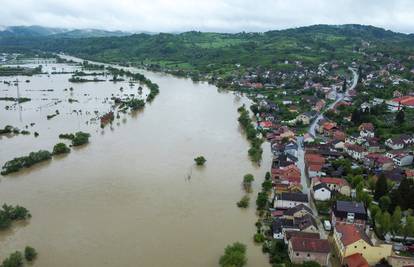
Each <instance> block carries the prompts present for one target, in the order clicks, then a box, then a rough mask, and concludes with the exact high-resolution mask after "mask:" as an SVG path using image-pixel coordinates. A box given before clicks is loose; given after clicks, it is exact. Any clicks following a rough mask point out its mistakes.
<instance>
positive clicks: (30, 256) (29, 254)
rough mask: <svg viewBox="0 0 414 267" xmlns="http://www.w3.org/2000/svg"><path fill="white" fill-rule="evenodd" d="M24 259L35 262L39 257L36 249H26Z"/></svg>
mask: <svg viewBox="0 0 414 267" xmlns="http://www.w3.org/2000/svg"><path fill="white" fill-rule="evenodd" d="M24 257H25V259H26V260H27V261H33V260H34V259H35V258H36V257H37V252H36V250H35V249H34V248H32V247H29V246H27V247H26V248H25V249H24Z"/></svg>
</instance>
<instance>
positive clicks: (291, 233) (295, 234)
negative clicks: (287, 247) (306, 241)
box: [284, 230, 320, 244]
mask: <svg viewBox="0 0 414 267" xmlns="http://www.w3.org/2000/svg"><path fill="white" fill-rule="evenodd" d="M293 237H301V238H315V239H319V238H320V234H319V233H307V232H301V231H289V230H288V231H285V238H284V239H285V243H286V244H287V243H288V242H289V240H290V239H291V238H293Z"/></svg>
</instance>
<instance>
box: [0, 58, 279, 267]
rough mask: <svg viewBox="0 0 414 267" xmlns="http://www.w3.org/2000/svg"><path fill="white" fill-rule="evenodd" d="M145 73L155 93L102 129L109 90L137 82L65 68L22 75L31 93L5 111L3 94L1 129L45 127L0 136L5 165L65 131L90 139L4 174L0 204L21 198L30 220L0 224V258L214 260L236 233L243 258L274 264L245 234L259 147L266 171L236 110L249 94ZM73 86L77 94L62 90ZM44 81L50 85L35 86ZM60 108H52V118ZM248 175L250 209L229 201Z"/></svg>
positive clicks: (78, 262) (64, 262)
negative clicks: (28, 254) (200, 163)
mask: <svg viewBox="0 0 414 267" xmlns="http://www.w3.org/2000/svg"><path fill="white" fill-rule="evenodd" d="M60 68H70V66H67V65H57V69H58V70H60ZM145 75H146V76H147V77H148V78H150V79H151V80H152V81H153V82H156V83H158V85H159V86H160V94H159V95H158V96H157V97H156V98H155V100H154V101H153V102H152V103H151V104H147V105H146V107H145V109H144V110H143V111H141V112H137V113H134V114H121V115H120V118H119V119H115V121H114V123H113V125H112V127H109V126H107V127H106V128H105V129H103V130H102V129H101V128H100V127H99V123H94V120H93V118H94V117H96V115H95V113H94V112H95V111H97V112H98V114H103V113H105V112H107V111H109V110H110V103H109V102H108V101H107V100H106V98H107V97H110V96H111V95H112V94H114V95H120V94H124V93H136V92H137V85H135V86H134V87H132V88H130V87H129V84H128V82H121V83H112V82H96V83H82V84H71V83H69V82H68V78H69V77H70V75H69V74H59V75H50V76H47V75H38V76H34V77H29V78H26V77H19V80H20V81H23V82H20V83H19V91H20V95H22V96H29V97H31V98H32V101H30V102H26V103H23V104H21V110H20V109H19V107H18V106H14V107H11V108H10V109H9V110H5V106H6V105H11V104H12V102H5V101H0V127H4V126H5V125H7V124H11V125H13V126H18V127H20V128H23V127H24V126H25V125H29V124H30V123H32V122H34V123H36V124H35V125H34V126H33V127H31V126H30V125H29V126H28V130H29V131H31V132H32V133H33V132H34V131H37V132H38V133H39V134H40V135H39V137H37V138H35V137H34V136H33V134H31V135H29V136H23V135H18V136H13V137H4V136H3V137H1V139H0V164H1V165H3V164H4V162H6V161H7V160H9V159H12V158H13V157H15V156H22V155H25V154H27V153H29V152H31V151H36V150H39V149H48V150H51V149H52V147H53V145H54V144H56V143H58V142H59V141H61V140H59V138H58V134H60V133H66V132H75V131H78V130H83V131H87V132H89V133H91V135H92V136H91V138H90V144H88V145H87V146H85V147H82V148H79V149H73V150H72V152H71V153H70V154H69V155H67V156H62V157H59V158H54V159H53V160H51V161H49V162H46V163H42V164H39V165H36V166H35V167H33V168H30V169H27V170H24V171H22V172H20V173H17V174H13V175H8V176H5V177H1V180H0V203H3V202H6V203H8V204H14V205H15V204H19V205H22V206H24V207H26V208H28V209H29V210H30V212H31V213H32V215H33V217H32V218H31V219H30V220H29V221H28V223H17V224H14V226H13V227H12V228H11V229H10V230H7V231H3V232H0V259H2V258H4V257H5V256H6V255H8V254H10V253H11V252H13V251H15V250H22V249H23V248H24V247H25V246H26V245H30V246H33V247H35V248H36V250H37V251H38V253H39V257H38V259H37V260H36V262H35V264H34V266H42V267H52V266H53V267H55V266H88V267H90V266H170V267H173V266H176V267H185V266H217V265H218V259H219V257H220V255H221V254H222V253H223V250H224V247H225V246H226V245H228V244H230V243H232V242H235V241H240V242H243V243H245V244H247V245H248V251H247V256H248V266H269V265H268V264H267V258H266V256H265V255H263V254H262V252H261V247H260V246H256V245H254V243H253V241H252V236H253V234H254V232H255V226H254V223H255V222H256V220H257V218H256V216H255V208H254V206H255V204H254V201H255V197H256V194H257V191H258V188H260V184H261V182H262V181H263V178H264V175H265V172H266V171H267V170H269V168H270V163H271V160H270V158H271V156H270V155H271V152H270V149H269V147H268V146H267V145H264V155H263V158H264V160H263V164H262V166H261V167H257V166H254V165H253V164H252V163H251V162H250V161H249V159H248V157H247V150H248V148H249V144H248V142H247V141H246V139H245V136H244V135H243V134H242V132H241V131H240V128H239V125H238V123H237V117H238V113H237V108H238V107H239V106H240V105H242V104H243V103H248V102H249V101H248V100H247V99H246V98H244V97H240V96H236V95H234V94H233V93H230V92H219V91H218V90H217V88H216V87H215V86H212V85H208V84H205V83H193V82H192V81H190V80H188V79H179V78H175V77H172V76H169V75H164V74H159V73H151V72H145ZM15 78H16V77H10V78H2V77H0V80H14V79H15ZM26 79H29V80H30V83H25V82H24V80H26ZM70 87H73V91H70V90H67V91H65V90H64V89H65V88H70ZM120 87H124V88H125V89H124V91H123V92H121V91H120V90H119V88H120ZM16 89H17V87H16V86H13V85H11V86H8V85H6V84H3V83H2V84H0V97H3V96H13V97H15V96H16ZM47 89H53V91H39V90H47ZM146 93H147V92H146V90H145V89H144V93H143V95H145V94H146ZM69 98H73V99H77V100H78V101H79V102H74V103H69V102H68V101H67V100H68V99H69ZM59 101H61V102H59ZM55 110H59V115H58V116H56V117H54V118H52V119H50V120H47V119H46V115H49V114H53V113H54V112H55ZM74 110H78V113H75V112H74ZM79 110H81V111H82V114H81V113H80V112H79ZM91 119H92V120H91ZM198 155H204V156H205V157H206V159H207V163H206V165H205V166H204V167H195V166H194V165H193V158H194V157H196V156H198ZM246 173H253V174H254V175H255V177H256V181H255V182H254V184H255V186H254V187H255V190H254V192H253V193H252V194H251V207H250V208H248V209H247V210H242V209H239V208H237V206H236V202H237V201H238V200H240V198H241V197H242V196H243V195H244V193H243V191H242V189H241V181H242V177H243V175H244V174H246ZM189 176H191V178H190V179H189V178H188V177H189Z"/></svg>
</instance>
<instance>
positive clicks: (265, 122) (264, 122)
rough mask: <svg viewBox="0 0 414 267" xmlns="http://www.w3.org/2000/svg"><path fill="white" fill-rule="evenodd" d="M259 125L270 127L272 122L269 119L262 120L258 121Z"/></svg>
mask: <svg viewBox="0 0 414 267" xmlns="http://www.w3.org/2000/svg"><path fill="white" fill-rule="evenodd" d="M260 126H261V127H265V128H270V127H272V126H273V123H272V122H271V121H262V122H260Z"/></svg>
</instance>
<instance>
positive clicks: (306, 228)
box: [271, 214, 319, 240]
mask: <svg viewBox="0 0 414 267" xmlns="http://www.w3.org/2000/svg"><path fill="white" fill-rule="evenodd" d="M271 228H272V233H273V238H274V239H279V240H282V239H284V238H285V236H286V232H287V231H296V232H298V231H301V232H305V233H319V230H318V226H317V224H316V221H315V219H314V218H313V217H312V215H310V214H306V215H304V216H302V217H297V218H296V217H295V218H286V217H283V216H282V217H278V218H275V219H273V222H272V226H271Z"/></svg>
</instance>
